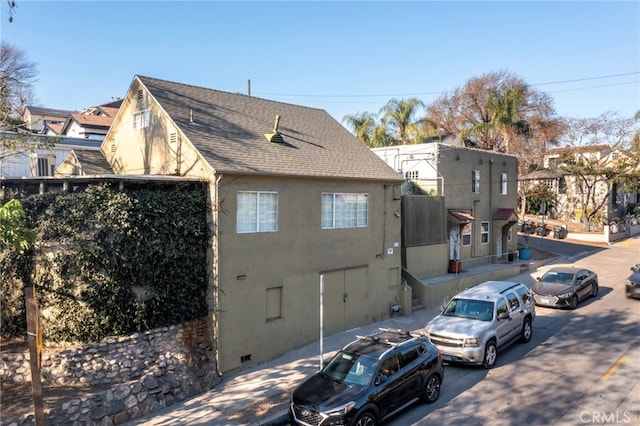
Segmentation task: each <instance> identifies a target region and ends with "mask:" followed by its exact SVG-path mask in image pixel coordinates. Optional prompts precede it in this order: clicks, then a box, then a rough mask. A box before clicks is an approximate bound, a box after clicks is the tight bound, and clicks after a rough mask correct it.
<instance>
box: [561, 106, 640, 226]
mask: <svg viewBox="0 0 640 426" xmlns="http://www.w3.org/2000/svg"><path fill="white" fill-rule="evenodd" d="M636 132H637V123H636V122H635V120H633V119H620V118H619V117H618V116H617V115H616V114H614V113H611V112H608V113H604V114H602V115H600V116H599V117H596V118H590V119H574V120H571V121H569V128H568V132H567V141H568V143H569V146H570V147H572V148H573V149H570V150H569V151H568V152H567V154H565V156H564V157H563V158H562V161H563V163H564V164H563V165H562V167H563V168H564V170H565V171H566V172H568V173H569V174H570V175H571V176H572V177H573V178H574V179H575V181H576V185H575V188H576V191H577V193H578V194H577V197H578V200H577V201H578V204H579V206H580V208H581V209H582V223H583V227H584V230H585V231H589V230H590V227H591V222H592V221H593V220H594V219H595V218H597V217H599V216H602V214H603V211H604V210H605V208H606V206H607V202H608V200H609V197H610V196H611V193H612V192H613V190H614V188H618V189H620V190H626V191H630V190H636V191H637V190H638V188H639V187H640V152H638V150H637V149H634V147H633V144H632V140H633V136H634V134H635V133H636ZM601 146H606V147H607V151H608V155H605V156H604V157H601V156H595V155H583V154H582V152H583V151H584V150H583V148H584V147H601Z"/></svg>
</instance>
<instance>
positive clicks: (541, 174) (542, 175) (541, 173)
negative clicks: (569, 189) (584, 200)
mask: <svg viewBox="0 0 640 426" xmlns="http://www.w3.org/2000/svg"><path fill="white" fill-rule="evenodd" d="M566 174H567V173H566V172H564V171H563V170H562V169H556V170H555V171H552V170H549V169H540V170H535V171H533V172H530V173H527V174H525V175H522V176H520V177H519V178H518V180H543V179H557V178H560V177H562V176H564V175H566Z"/></svg>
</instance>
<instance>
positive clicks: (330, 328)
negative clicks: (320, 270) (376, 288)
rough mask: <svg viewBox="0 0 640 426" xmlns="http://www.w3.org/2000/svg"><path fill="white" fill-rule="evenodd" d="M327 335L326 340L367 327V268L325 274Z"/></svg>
mask: <svg viewBox="0 0 640 426" xmlns="http://www.w3.org/2000/svg"><path fill="white" fill-rule="evenodd" d="M323 305H324V334H325V335H326V336H328V335H331V334H335V333H338V332H340V331H344V330H348V329H350V328H353V327H357V326H359V325H362V324H365V323H366V317H367V306H368V301H367V268H364V267H363V268H353V269H343V270H340V271H333V272H329V273H326V274H324V298H323Z"/></svg>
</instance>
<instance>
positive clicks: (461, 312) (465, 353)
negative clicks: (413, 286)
mask: <svg viewBox="0 0 640 426" xmlns="http://www.w3.org/2000/svg"><path fill="white" fill-rule="evenodd" d="M535 316H536V312H535V303H534V302H533V298H532V297H531V292H530V291H529V289H528V288H527V286H525V285H524V284H521V283H516V282H510V281H487V282H484V283H482V284H478V285H476V286H474V287H471V288H469V289H467V290H465V291H463V292H461V293H459V294H457V295H456V296H455V297H453V299H451V300H450V301H449V303H448V304H447V306H446V307H445V308H444V309H443V310H442V312H441V313H440V314H439V315H438V316H436V317H435V318H433V319H432V320H431V321H429V323H427V325H426V327H425V332H426V334H427V337H428V338H429V340H430V341H431V343H433V344H434V345H435V346H436V347H437V348H438V349H440V350H441V351H442V358H443V360H444V361H448V362H460V363H470V364H479V365H482V366H483V367H485V368H492V367H493V366H494V365H495V363H496V360H497V358H498V349H503V348H505V347H507V346H509V345H510V344H511V343H513V342H515V341H516V340H520V341H521V342H523V343H527V342H529V340H531V335H532V333H533V328H532V325H531V324H532V323H533V320H534V318H535Z"/></svg>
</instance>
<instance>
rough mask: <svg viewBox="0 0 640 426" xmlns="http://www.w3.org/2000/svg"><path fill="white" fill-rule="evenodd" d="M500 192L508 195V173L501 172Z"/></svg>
mask: <svg viewBox="0 0 640 426" xmlns="http://www.w3.org/2000/svg"><path fill="white" fill-rule="evenodd" d="M500 194H502V195H507V174H506V173H500Z"/></svg>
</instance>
